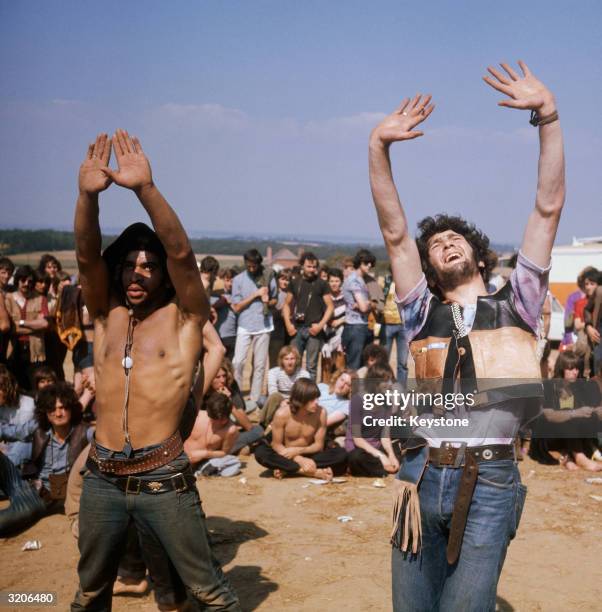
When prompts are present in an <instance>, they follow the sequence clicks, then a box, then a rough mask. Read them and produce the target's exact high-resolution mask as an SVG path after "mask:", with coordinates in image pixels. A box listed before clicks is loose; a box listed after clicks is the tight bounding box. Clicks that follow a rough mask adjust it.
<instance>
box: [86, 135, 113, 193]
mask: <svg viewBox="0 0 602 612" xmlns="http://www.w3.org/2000/svg"><path fill="white" fill-rule="evenodd" d="M110 157H111V141H110V140H109V137H108V136H107V135H106V134H99V135H98V136H97V137H96V141H95V142H93V143H91V144H90V145H89V146H88V152H87V153H86V159H84V161H83V163H82V165H81V166H80V167H79V180H78V183H79V190H80V192H81V193H87V194H95V193H100V192H101V191H104V190H105V189H106V188H107V187H108V186H109V185H110V184H111V178H110V177H109V176H107V174H106V173H105V172H104V170H103V169H104V168H106V166H107V164H108V163H109V158H110Z"/></svg>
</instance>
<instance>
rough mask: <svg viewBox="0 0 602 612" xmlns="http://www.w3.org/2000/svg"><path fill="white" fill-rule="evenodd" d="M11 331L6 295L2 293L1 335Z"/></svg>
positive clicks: (0, 306)
mask: <svg viewBox="0 0 602 612" xmlns="http://www.w3.org/2000/svg"><path fill="white" fill-rule="evenodd" d="M8 331H10V315H9V314H8V310H6V304H5V303H4V293H2V292H0V333H2V334H5V333H6V332H8Z"/></svg>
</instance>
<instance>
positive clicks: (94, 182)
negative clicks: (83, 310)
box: [74, 134, 111, 319]
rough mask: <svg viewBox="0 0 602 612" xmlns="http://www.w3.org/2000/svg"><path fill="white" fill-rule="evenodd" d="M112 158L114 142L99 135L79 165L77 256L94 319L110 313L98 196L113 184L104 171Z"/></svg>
mask: <svg viewBox="0 0 602 612" xmlns="http://www.w3.org/2000/svg"><path fill="white" fill-rule="evenodd" d="M110 157H111V141H110V140H109V138H108V136H107V135H106V134H100V135H99V136H98V137H97V138H96V142H94V143H92V144H91V145H90V146H89V147H88V153H87V155H86V159H85V160H84V162H83V163H82V165H81V166H80V169H79V196H78V198H77V204H76V206H75V221H74V234H75V257H76V259H77V267H78V268H79V277H80V282H81V286H82V293H83V296H84V302H85V304H86V306H87V308H88V311H89V312H90V316H91V317H92V318H93V319H95V318H102V317H105V316H106V315H107V314H108V311H109V275H108V271H107V267H106V264H105V262H104V260H103V258H102V257H101V243H102V240H101V235H100V224H99V222H98V194H99V193H100V192H101V191H104V190H105V189H106V188H107V187H108V186H109V185H110V184H111V179H110V178H109V177H108V176H107V175H106V174H105V173H104V172H103V171H102V168H103V167H105V166H107V164H108V163H109V158H110Z"/></svg>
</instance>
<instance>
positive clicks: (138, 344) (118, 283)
mask: <svg viewBox="0 0 602 612" xmlns="http://www.w3.org/2000/svg"><path fill="white" fill-rule="evenodd" d="M111 145H112V146H113V147H114V150H115V154H116V157H117V164H118V170H117V171H115V170H112V169H111V168H109V167H108V163H109V158H110V154H111ZM111 183H115V184H117V185H120V186H121V187H125V188H127V189H130V190H132V191H133V192H134V193H135V194H136V196H137V197H138V199H139V200H140V203H141V204H142V206H143V208H144V209H145V211H146V212H147V213H148V215H149V217H150V219H151V222H152V224H153V227H154V229H155V231H152V230H151V229H150V228H149V227H147V226H146V225H144V224H142V223H137V224H134V225H132V226H130V227H128V228H127V229H126V230H125V231H124V232H123V233H122V234H121V236H120V237H119V238H117V240H115V242H113V243H112V244H111V245H110V246H109V247H107V248H106V249H105V251H104V253H103V254H102V255H101V233H100V225H99V219H98V215H99V208H98V194H99V193H100V192H101V191H104V190H105V189H106V188H107V187H109V185H110V184H111ZM155 232H156V233H155ZM75 245H76V256H77V262H78V266H79V272H80V279H81V286H82V291H83V297H84V302H85V304H86V306H87V308H88V311H89V313H90V316H91V318H92V320H93V322H94V371H95V377H96V411H97V424H96V437H95V440H94V441H93V443H92V445H91V449H90V455H89V458H88V461H87V464H86V466H87V468H88V470H89V471H88V472H87V473H86V474H85V476H84V483H83V491H82V496H81V503H80V513H79V534H80V536H79V540H78V543H79V550H80V553H81V557H80V561H79V565H78V572H79V579H80V586H79V590H78V593H77V594H76V597H75V601H74V602H73V603H72V610H81V609H110V607H111V592H112V586H113V582H114V580H115V577H116V574H117V567H118V564H119V560H120V558H121V556H122V551H123V548H124V546H125V542H126V540H127V538H126V535H127V531H128V527H129V525H130V524H132V523H134V524H135V525H136V527H137V529H138V531H139V533H140V535H141V536H142V538H143V539H144V538H154V539H156V540H157V541H158V542H160V544H161V546H162V547H163V549H164V550H165V553H166V556H167V557H168V558H169V559H170V561H171V562H172V563H173V565H174V567H175V569H176V571H177V573H178V575H179V576H180V578H181V579H182V582H183V583H184V585H185V586H186V588H187V590H188V591H189V593H190V595H191V596H192V597H193V598H195V599H196V600H198V602H199V603H200V604H201V605H204V606H205V608H207V609H213V610H240V604H239V602H238V599H237V597H236V595H235V593H234V592H233V590H232V588H231V587H230V585H229V583H228V581H227V579H226V578H225V576H224V575H223V573H222V571H221V568H220V567H219V564H218V563H217V561H216V560H215V559H214V557H213V555H212V552H211V549H210V547H209V541H208V537H207V529H206V526H205V515H204V514H203V511H202V509H201V504H200V499H199V496H198V491H197V489H196V486H195V479H194V476H193V474H192V471H191V469H190V464H189V460H188V457H187V456H186V454H185V452H184V449H183V444H182V439H181V437H180V433H179V431H178V426H179V424H180V420H181V417H182V413H183V412H184V409H185V406H186V404H187V400H188V397H189V393H190V388H191V384H192V378H193V374H194V369H195V366H196V364H197V362H198V359H199V356H200V352H201V346H202V331H201V330H202V328H203V325H204V323H205V321H206V320H207V317H208V315H209V303H208V300H207V296H206V294H205V291H204V289H203V286H202V284H201V279H200V277H199V274H198V270H197V266H196V260H195V257H194V253H193V251H192V248H191V246H190V243H189V241H188V237H187V236H186V233H185V231H184V228H183V227H182V225H181V223H180V221H179V219H178V217H177V215H176V214H175V212H174V211H173V209H172V208H171V207H170V206H169V204H168V203H167V201H166V200H165V198H163V196H162V195H161V193H160V192H159V190H158V189H157V187H156V185H155V184H154V182H153V178H152V174H151V169H150V165H149V163H148V160H147V158H146V156H145V155H144V152H143V151H142V148H141V146H140V143H139V141H138V139H137V138H130V136H129V135H128V134H127V132H125V131H123V130H118V131H117V132H116V133H115V135H114V136H113V138H112V141H111V140H109V139H108V137H107V135H106V134H101V135H100V136H98V138H97V139H96V142H95V143H93V144H91V145H90V147H89V149H88V154H87V156H86V159H85V160H84V162H83V164H82V165H81V168H80V173H79V197H78V200H77V207H76V212H75Z"/></svg>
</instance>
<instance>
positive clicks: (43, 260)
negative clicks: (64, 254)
mask: <svg viewBox="0 0 602 612" xmlns="http://www.w3.org/2000/svg"><path fill="white" fill-rule="evenodd" d="M48 262H52V263H53V264H55V265H56V267H57V270H58V271H59V272H60V271H61V270H62V269H63V266H61V262H60V261H59V260H58V259H57V258H56V257H55V256H54V255H51V254H50V253H46V254H45V255H42V257H40V263H38V272H41V273H42V274H46V266H47V264H48Z"/></svg>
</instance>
